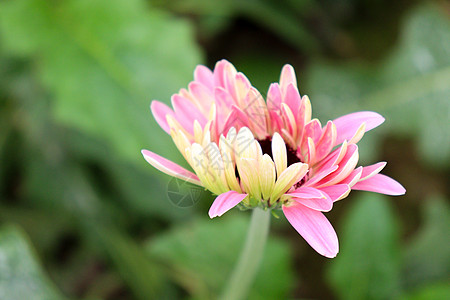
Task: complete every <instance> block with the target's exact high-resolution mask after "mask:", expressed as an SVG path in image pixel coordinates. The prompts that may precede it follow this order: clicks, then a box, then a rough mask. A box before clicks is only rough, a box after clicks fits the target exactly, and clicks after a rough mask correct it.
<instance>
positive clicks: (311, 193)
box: [286, 187, 333, 211]
mask: <svg viewBox="0 0 450 300" xmlns="http://www.w3.org/2000/svg"><path fill="white" fill-rule="evenodd" d="M286 195H289V196H292V197H293V198H292V199H293V200H294V201H295V202H297V203H300V204H302V205H304V206H306V207H309V208H311V209H314V210H318V211H330V210H331V209H332V208H333V200H332V199H331V198H330V197H329V196H328V195H327V194H325V193H323V192H322V191H320V190H318V189H315V188H312V187H301V188H298V189H296V190H295V191H293V192H290V193H287V194H286Z"/></svg>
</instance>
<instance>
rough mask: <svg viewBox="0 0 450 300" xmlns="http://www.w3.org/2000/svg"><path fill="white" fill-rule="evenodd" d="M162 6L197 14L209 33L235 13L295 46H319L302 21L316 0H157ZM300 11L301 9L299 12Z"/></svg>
mask: <svg viewBox="0 0 450 300" xmlns="http://www.w3.org/2000/svg"><path fill="white" fill-rule="evenodd" d="M153 2H155V3H157V5H159V6H163V7H166V8H169V9H170V10H172V11H175V12H178V13H182V14H194V15H197V16H198V17H199V18H200V25H201V26H202V28H201V29H202V31H203V32H204V33H205V34H206V35H212V34H217V31H220V30H222V29H223V28H224V27H225V26H227V25H228V23H230V22H229V21H230V20H231V19H232V18H233V17H234V16H244V17H245V18H247V19H249V20H251V21H252V22H254V23H255V24H258V25H259V26H261V27H265V28H266V29H267V30H269V31H271V32H272V33H273V34H274V35H277V36H278V37H279V38H280V39H282V40H284V41H285V42H286V43H288V44H290V45H291V46H293V47H295V48H297V49H300V50H304V51H308V52H310V53H312V52H314V51H317V49H318V48H319V44H318V41H317V40H316V38H315V37H314V35H313V34H311V33H310V32H309V31H308V30H307V28H306V26H305V25H304V24H303V22H302V18H301V17H305V18H306V16H307V15H308V12H310V11H312V9H313V8H314V5H315V4H314V3H313V2H312V1H309V0H306V1H297V2H296V3H283V4H282V5H280V2H279V1H275V0H247V1H239V0H223V1H208V0H173V1H161V0H158V1H156V0H155V1H153ZM296 10H297V12H296Z"/></svg>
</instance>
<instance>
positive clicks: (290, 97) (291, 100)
mask: <svg viewBox="0 0 450 300" xmlns="http://www.w3.org/2000/svg"><path fill="white" fill-rule="evenodd" d="M301 100H302V98H301V97H300V93H299V92H298V90H297V87H296V86H295V85H293V84H292V83H291V84H289V85H288V86H287V89H286V95H285V96H284V101H283V102H284V103H286V104H287V105H288V106H289V108H290V109H291V111H292V113H293V114H294V116H297V115H298V110H299V108H300V103H301Z"/></svg>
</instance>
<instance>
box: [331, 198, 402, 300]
mask: <svg viewBox="0 0 450 300" xmlns="http://www.w3.org/2000/svg"><path fill="white" fill-rule="evenodd" d="M355 201H356V202H355V203H354V204H353V207H352V208H351V209H350V211H349V212H348V215H347V217H346V218H344V220H345V222H344V224H343V226H342V229H341V230H338V232H342V234H341V237H340V244H341V246H340V251H339V255H338V256H337V257H336V258H335V259H334V260H333V261H332V262H331V266H330V269H329V270H328V277H329V281H330V283H331V285H332V287H333V289H334V290H335V292H336V294H337V295H338V296H339V298H340V299H388V298H391V299H392V298H393V297H394V295H396V294H397V293H398V292H399V285H400V283H399V271H400V256H399V237H398V232H397V223H396V221H395V216H394V215H393V213H392V210H391V208H390V206H389V204H388V202H387V201H386V200H385V198H383V196H381V195H378V194H365V195H364V197H363V198H360V199H357V200H355Z"/></svg>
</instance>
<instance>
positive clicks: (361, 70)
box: [308, 6, 450, 168]
mask: <svg viewBox="0 0 450 300" xmlns="http://www.w3.org/2000/svg"><path fill="white" fill-rule="evenodd" d="M448 82H450V22H449V21H448V18H447V16H445V15H444V13H443V12H442V10H439V8H438V7H437V6H422V7H419V8H417V9H416V10H414V11H413V12H412V13H411V14H410V15H409V17H408V18H407V19H406V20H405V22H404V25H403V30H402V34H401V39H400V42H399V45H398V47H397V48H396V49H394V51H393V52H392V53H391V55H389V56H388V57H387V58H385V59H384V60H383V61H382V62H381V63H380V65H377V66H373V65H369V64H364V63H363V62H350V63H346V64H341V65H333V64H329V63H328V64H327V63H323V62H322V63H321V62H318V63H316V64H314V65H313V66H312V68H311V70H310V76H309V78H308V83H309V84H308V86H309V89H308V92H309V94H310V96H311V100H312V102H313V106H314V108H315V109H318V110H319V111H320V112H321V113H322V114H323V115H325V116H326V117H327V118H329V119H333V118H335V117H337V116H339V115H341V114H346V113H349V112H351V111H356V110H375V111H378V112H380V113H381V114H383V115H384V116H385V117H386V120H387V122H386V124H384V125H383V126H382V127H381V128H380V129H377V130H376V131H375V135H376V134H379V133H381V132H383V130H384V132H385V133H386V132H389V133H395V134H407V135H409V136H411V137H417V139H418V145H419V150H420V152H421V153H422V154H423V157H424V158H425V159H427V161H428V162H429V163H430V164H433V165H434V166H436V167H441V168H442V167H445V166H448V163H449V162H450V136H449V135H450V123H449V122H447V119H448V116H449V114H450V101H448V99H450V86H449V85H448ZM369 135H374V134H373V133H369Z"/></svg>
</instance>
